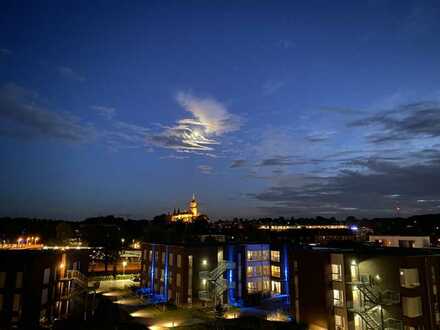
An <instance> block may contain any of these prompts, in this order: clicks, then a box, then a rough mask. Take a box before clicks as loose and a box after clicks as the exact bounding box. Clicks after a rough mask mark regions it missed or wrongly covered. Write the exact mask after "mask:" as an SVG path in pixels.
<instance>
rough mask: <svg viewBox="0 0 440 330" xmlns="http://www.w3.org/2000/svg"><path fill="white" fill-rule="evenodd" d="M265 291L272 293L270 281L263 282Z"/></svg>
mask: <svg viewBox="0 0 440 330" xmlns="http://www.w3.org/2000/svg"><path fill="white" fill-rule="evenodd" d="M263 291H264V292H268V291H270V281H268V280H264V281H263Z"/></svg>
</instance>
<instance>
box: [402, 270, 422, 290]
mask: <svg viewBox="0 0 440 330" xmlns="http://www.w3.org/2000/svg"><path fill="white" fill-rule="evenodd" d="M400 285H401V286H402V287H404V288H415V287H418V286H420V281H419V271H418V270H417V268H402V269H400Z"/></svg>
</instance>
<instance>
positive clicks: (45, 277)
mask: <svg viewBox="0 0 440 330" xmlns="http://www.w3.org/2000/svg"><path fill="white" fill-rule="evenodd" d="M49 277H50V268H45V269H44V273H43V284H49Z"/></svg>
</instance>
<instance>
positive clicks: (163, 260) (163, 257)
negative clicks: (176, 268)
mask: <svg viewBox="0 0 440 330" xmlns="http://www.w3.org/2000/svg"><path fill="white" fill-rule="evenodd" d="M164 263H165V252H162V265H163V264H164Z"/></svg>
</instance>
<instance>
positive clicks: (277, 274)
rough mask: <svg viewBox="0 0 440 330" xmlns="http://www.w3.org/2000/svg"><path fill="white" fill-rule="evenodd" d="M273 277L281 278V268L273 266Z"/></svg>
mask: <svg viewBox="0 0 440 330" xmlns="http://www.w3.org/2000/svg"><path fill="white" fill-rule="evenodd" d="M271 270H272V277H280V267H279V266H274V265H272V266H271Z"/></svg>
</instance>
